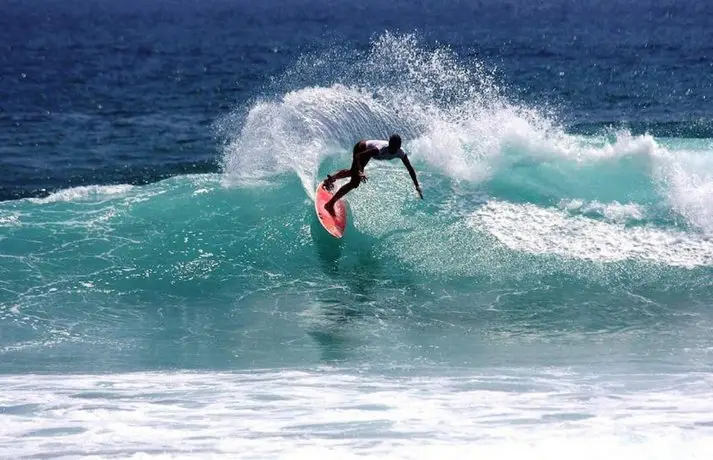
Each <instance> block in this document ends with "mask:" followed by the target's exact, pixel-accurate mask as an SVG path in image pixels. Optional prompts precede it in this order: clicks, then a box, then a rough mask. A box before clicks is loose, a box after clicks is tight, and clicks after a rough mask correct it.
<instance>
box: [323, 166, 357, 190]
mask: <svg viewBox="0 0 713 460" xmlns="http://www.w3.org/2000/svg"><path fill="white" fill-rule="evenodd" d="M351 175H352V170H351V169H342V170H340V171H337V172H336V173H334V174H332V175H331V176H330V175H327V178H326V179H325V180H324V188H325V189H327V190H329V191H331V190H332V187H333V186H334V181H335V180H337V179H345V178H347V177H349V176H351Z"/></svg>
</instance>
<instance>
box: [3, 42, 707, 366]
mask: <svg viewBox="0 0 713 460" xmlns="http://www.w3.org/2000/svg"><path fill="white" fill-rule="evenodd" d="M337 82H339V83H337ZM270 88H271V89H270V91H271V92H268V93H267V95H266V96H263V97H260V98H255V99H254V100H253V101H252V102H251V103H250V104H249V105H248V106H247V107H246V108H244V109H239V110H236V112H235V113H234V114H232V115H230V116H227V117H225V118H224V119H222V120H220V121H219V122H218V123H216V126H215V130H216V132H218V133H219V134H220V135H222V136H223V137H224V139H225V143H224V152H223V161H222V163H223V167H222V171H221V172H220V173H216V174H204V175H182V176H176V177H173V178H170V179H166V180H163V181H160V182H157V183H153V184H149V185H142V186H133V185H112V186H99V185H97V186H83V187H77V188H69V189H64V190H61V191H58V192H56V193H52V194H50V195H49V196H47V197H44V198H28V199H22V200H15V201H6V202H3V203H0V229H1V232H0V257H1V258H2V264H1V265H0V269H1V270H2V276H1V277H0V318H2V326H1V330H0V331H1V332H2V333H1V334H0V353H2V354H3V355H4V357H5V359H3V360H2V363H1V364H0V370H3V371H15V372H19V371H23V370H43V371H45V370H52V369H55V370H65V371H66V370H74V371H88V370H90V371H91V370H96V371H102V370H109V369H111V370H117V369H124V370H137V369H142V370H143V369H161V368H173V367H180V368H212V369H222V368H235V367H238V368H251V367H272V366H301V365H310V364H314V363H323V362H329V363H334V362H341V363H351V364H354V365H366V364H368V365H369V366H376V367H379V366H402V365H406V366H410V365H416V364H423V365H431V364H433V365H437V364H440V363H448V364H452V365H466V366H473V365H486V364H497V363H500V362H502V360H504V359H507V360H508V361H509V362H510V363H511V364H513V363H517V362H520V363H521V364H527V363H529V364H532V363H537V362H541V361H542V360H543V359H544V358H543V356H547V360H548V362H558V360H561V362H569V361H570V360H579V359H590V360H594V361H597V360H598V359H599V358H596V356H597V355H596V353H597V352H598V351H597V350H600V346H601V343H602V342H603V341H606V342H607V344H608V345H607V346H608V347H610V348H609V350H612V349H619V350H621V351H622V354H621V355H620V356H621V360H622V361H627V360H628V359H629V358H627V357H628V356H638V357H641V356H650V355H652V354H656V353H657V352H658V351H661V352H662V353H664V354H663V355H662V356H666V357H667V358H665V359H664V358H662V359H664V360H666V361H668V360H670V361H671V362H681V360H683V361H685V362H686V363H694V364H695V365H696V366H704V364H703V363H704V362H705V359H704V358H705V356H706V353H708V352H707V351H706V350H708V349H710V347H709V346H708V345H707V344H709V343H710V339H709V337H710V334H709V332H710V329H711V326H712V325H713V323H712V322H711V318H710V310H711V309H710V300H709V299H710V298H711V294H713V285H712V283H711V273H712V269H711V267H712V266H713V240H712V239H711V233H712V232H713V204H711V203H713V200H712V198H713V187H712V186H711V184H712V183H713V157H711V156H710V150H711V146H712V145H713V140H711V139H710V138H700V137H697V138H677V137H670V138H655V137H653V136H651V135H648V134H633V133H632V132H630V131H627V130H626V129H623V128H620V129H606V128H604V127H601V128H600V129H599V130H598V131H597V132H593V133H588V134H572V133H571V132H568V131H567V129H565V127H563V125H562V124H561V123H560V122H559V121H558V120H557V118H556V117H555V116H553V115H551V114H550V113H548V112H547V111H544V110H538V109H537V108H532V107H527V106H524V105H523V104H520V103H518V102H517V101H516V100H514V99H513V98H511V97H509V90H508V89H507V88H506V87H504V86H502V85H501V84H499V83H498V81H497V78H496V77H495V75H494V74H493V72H491V71H489V70H488V69H486V68H484V66H482V65H480V64H479V63H478V62H477V61H466V60H463V59H462V58H459V57H458V56H456V55H455V54H454V53H452V52H451V51H450V50H448V49H446V48H443V49H436V50H426V49H424V48H423V47H422V46H421V45H420V43H419V42H418V40H417V39H416V38H414V37H413V36H409V35H406V36H401V35H393V34H388V33H387V34H383V35H381V36H379V37H378V38H377V39H376V40H375V41H374V42H373V43H372V45H371V46H370V48H369V49H367V50H365V51H363V52H356V51H344V50H335V51H334V52H332V53H325V54H322V55H305V56H304V57H303V59H302V60H301V61H300V62H299V63H298V64H297V65H296V66H295V67H294V68H292V69H291V70H290V71H289V72H287V73H286V74H285V75H283V76H282V77H280V78H277V79H275V81H274V82H273V83H272V85H271V86H270ZM391 132H399V133H401V134H402V136H403V138H404V140H405V143H404V147H405V148H406V150H407V151H408V152H409V153H410V157H411V158H412V162H413V164H414V165H415V167H416V169H417V171H418V174H419V177H420V180H421V182H422V183H423V188H424V194H425V200H424V201H420V200H418V197H417V195H416V194H415V192H414V191H413V186H412V184H411V183H410V180H409V178H408V175H407V173H406V171H405V169H404V168H403V167H402V166H401V165H400V164H396V163H389V162H376V161H375V162H372V163H370V164H369V166H368V170H367V172H368V174H369V177H370V181H369V183H368V184H366V185H364V186H362V187H360V188H358V189H357V190H355V191H354V192H353V193H351V194H350V195H349V196H348V198H347V201H348V205H349V224H348V228H347V231H346V236H345V237H344V239H342V240H339V241H337V240H333V239H331V238H330V237H329V236H328V235H327V234H326V233H325V232H324V231H323V230H322V229H321V228H320V227H319V225H318V223H317V222H316V220H315V216H314V205H313V202H312V197H313V189H314V187H315V185H316V183H317V182H318V181H319V180H320V179H321V178H322V177H324V175H325V174H326V173H328V172H330V171H333V170H335V169H338V168H342V167H346V166H347V165H348V164H349V152H350V150H351V147H352V145H353V143H354V142H355V141H356V140H358V139H360V138H385V137H387V136H388V135H389V134H390V133H391ZM692 318H693V319H694V320H692ZM565 350H566V352H565ZM691 350H694V351H691Z"/></svg>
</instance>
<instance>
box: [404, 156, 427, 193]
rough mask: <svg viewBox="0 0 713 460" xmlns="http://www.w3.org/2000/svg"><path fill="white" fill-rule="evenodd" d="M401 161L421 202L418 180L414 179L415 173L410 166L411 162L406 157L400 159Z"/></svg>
mask: <svg viewBox="0 0 713 460" xmlns="http://www.w3.org/2000/svg"><path fill="white" fill-rule="evenodd" d="M401 161H403V163H404V166H406V169H407V170H408V174H409V176H411V180H412V181H413V185H414V186H415V187H416V191H417V192H418V196H420V197H421V199H422V200H423V192H422V191H421V186H420V185H419V184H418V179H417V178H416V171H414V169H413V166H411V162H410V161H408V157H407V156H406V155H404V156H403V157H401Z"/></svg>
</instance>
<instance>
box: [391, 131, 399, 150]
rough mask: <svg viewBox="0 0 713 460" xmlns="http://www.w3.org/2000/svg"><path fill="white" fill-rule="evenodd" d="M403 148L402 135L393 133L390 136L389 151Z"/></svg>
mask: <svg viewBox="0 0 713 460" xmlns="http://www.w3.org/2000/svg"><path fill="white" fill-rule="evenodd" d="M400 148H401V136H399V135H398V134H392V135H391V137H390V138H389V152H391V153H396V152H398V151H399V149H400Z"/></svg>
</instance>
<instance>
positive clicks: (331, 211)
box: [324, 202, 334, 216]
mask: <svg viewBox="0 0 713 460" xmlns="http://www.w3.org/2000/svg"><path fill="white" fill-rule="evenodd" d="M324 209H326V210H327V212H328V213H329V214H330V215H331V216H334V203H330V202H328V203H327V204H325V205H324Z"/></svg>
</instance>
